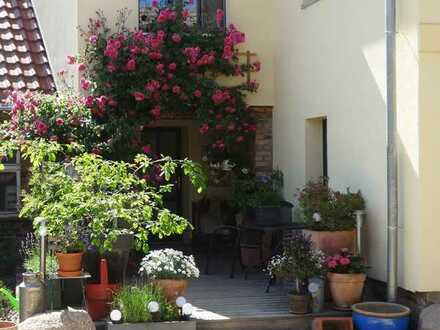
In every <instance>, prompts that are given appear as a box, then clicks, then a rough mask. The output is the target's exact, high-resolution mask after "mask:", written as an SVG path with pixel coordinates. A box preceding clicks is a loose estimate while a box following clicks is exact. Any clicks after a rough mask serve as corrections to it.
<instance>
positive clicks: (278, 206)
mask: <svg viewBox="0 0 440 330" xmlns="http://www.w3.org/2000/svg"><path fill="white" fill-rule="evenodd" d="M283 184H284V180H283V173H282V172H281V171H279V170H276V171H273V172H272V173H271V174H270V175H257V176H255V175H252V174H244V175H241V176H240V177H238V178H236V179H235V180H234V187H233V188H234V189H233V201H234V204H235V206H236V208H237V209H238V210H239V211H240V212H242V213H243V214H244V216H245V219H246V220H247V221H249V222H251V223H252V224H254V225H261V226H265V225H274V224H286V223H287V224H288V223H291V222H292V207H293V205H292V204H291V203H289V202H287V201H285V200H284V197H283V194H282V189H283Z"/></svg>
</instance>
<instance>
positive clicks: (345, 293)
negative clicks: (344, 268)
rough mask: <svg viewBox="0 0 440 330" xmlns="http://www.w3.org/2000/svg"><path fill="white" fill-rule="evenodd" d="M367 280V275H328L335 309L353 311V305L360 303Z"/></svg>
mask: <svg viewBox="0 0 440 330" xmlns="http://www.w3.org/2000/svg"><path fill="white" fill-rule="evenodd" d="M366 278H367V275H366V274H337V273H328V274H327V279H328V283H329V287H330V292H331V294H332V298H333V302H334V303H335V308H336V309H339V310H351V306H352V305H354V304H356V303H358V302H360V301H361V298H362V291H363V290H364V284H365V280H366Z"/></svg>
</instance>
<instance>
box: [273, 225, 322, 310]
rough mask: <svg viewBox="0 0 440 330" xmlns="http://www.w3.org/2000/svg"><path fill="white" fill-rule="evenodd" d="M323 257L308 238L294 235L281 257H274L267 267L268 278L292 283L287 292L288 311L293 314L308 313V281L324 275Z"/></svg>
mask: <svg viewBox="0 0 440 330" xmlns="http://www.w3.org/2000/svg"><path fill="white" fill-rule="evenodd" d="M324 262H325V256H324V254H323V253H322V252H320V251H317V250H315V249H314V248H313V246H312V241H311V240H310V238H308V237H306V236H304V235H303V234H300V233H297V234H295V235H294V236H293V237H292V238H291V239H290V240H289V242H288V243H287V244H286V246H285V247H284V252H283V254H282V255H277V256H274V257H273V258H272V259H271V260H270V262H269V265H268V271H269V274H270V276H272V277H276V278H277V279H283V280H284V281H286V282H287V283H289V282H294V286H293V289H291V290H289V292H288V295H289V311H290V312H291V313H293V314H307V313H309V312H310V304H311V297H310V294H309V293H308V290H307V285H308V280H309V279H311V278H314V277H321V276H323V275H324V273H325V266H324Z"/></svg>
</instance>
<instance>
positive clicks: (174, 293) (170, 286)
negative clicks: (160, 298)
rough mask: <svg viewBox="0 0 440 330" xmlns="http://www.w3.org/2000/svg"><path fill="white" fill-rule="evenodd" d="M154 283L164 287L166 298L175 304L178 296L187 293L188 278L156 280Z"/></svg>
mask: <svg viewBox="0 0 440 330" xmlns="http://www.w3.org/2000/svg"><path fill="white" fill-rule="evenodd" d="M153 283H154V284H156V285H157V286H158V287H159V288H161V289H162V292H163V294H164V296H165V298H166V300H167V301H168V302H169V303H171V304H174V303H175V302H176V299H177V298H178V297H180V296H183V295H185V292H186V289H187V288H188V281H187V280H154V281H153Z"/></svg>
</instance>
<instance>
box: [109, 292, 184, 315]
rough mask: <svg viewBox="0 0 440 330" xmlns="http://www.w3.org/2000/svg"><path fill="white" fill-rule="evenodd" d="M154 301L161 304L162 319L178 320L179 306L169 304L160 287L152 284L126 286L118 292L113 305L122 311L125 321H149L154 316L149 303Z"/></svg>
mask: <svg viewBox="0 0 440 330" xmlns="http://www.w3.org/2000/svg"><path fill="white" fill-rule="evenodd" d="M152 301H155V302H157V303H158V304H159V306H160V316H161V320H162V321H176V320H178V318H179V312H178V310H177V308H176V307H175V306H173V305H171V304H169V303H168V302H167V301H166V299H165V297H164V296H163V294H162V291H161V290H160V288H158V287H156V286H154V285H152V284H147V285H143V286H124V287H123V288H122V289H121V291H119V292H118V293H117V294H116V296H115V298H114V302H113V306H114V308H117V309H119V310H120V311H121V313H122V317H123V321H124V322H127V323H141V322H149V321H152V316H151V314H150V312H149V310H148V304H149V303H150V302H152Z"/></svg>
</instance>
